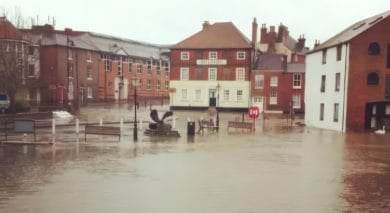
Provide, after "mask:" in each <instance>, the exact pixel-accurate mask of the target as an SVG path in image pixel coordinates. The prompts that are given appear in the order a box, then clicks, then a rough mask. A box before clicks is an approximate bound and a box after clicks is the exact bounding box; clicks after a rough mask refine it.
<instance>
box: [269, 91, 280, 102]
mask: <svg viewBox="0 0 390 213" xmlns="http://www.w3.org/2000/svg"><path fill="white" fill-rule="evenodd" d="M269 104H270V105H277V104H278V92H277V91H271V92H270V93H269Z"/></svg>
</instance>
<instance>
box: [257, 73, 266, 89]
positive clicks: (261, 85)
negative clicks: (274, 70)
mask: <svg viewBox="0 0 390 213" xmlns="http://www.w3.org/2000/svg"><path fill="white" fill-rule="evenodd" d="M255 89H264V75H263V74H256V75H255Z"/></svg>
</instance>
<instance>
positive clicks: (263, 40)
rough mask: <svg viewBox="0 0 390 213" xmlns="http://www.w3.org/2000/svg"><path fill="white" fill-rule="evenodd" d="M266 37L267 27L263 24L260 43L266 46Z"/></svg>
mask: <svg viewBox="0 0 390 213" xmlns="http://www.w3.org/2000/svg"><path fill="white" fill-rule="evenodd" d="M266 37H267V25H266V24H262V25H261V30H260V43H262V44H264V43H266V40H267V39H266Z"/></svg>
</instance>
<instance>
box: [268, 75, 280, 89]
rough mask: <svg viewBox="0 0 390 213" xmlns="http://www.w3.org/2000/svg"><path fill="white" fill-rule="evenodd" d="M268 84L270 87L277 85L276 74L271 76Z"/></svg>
mask: <svg viewBox="0 0 390 213" xmlns="http://www.w3.org/2000/svg"><path fill="white" fill-rule="evenodd" d="M269 85H270V87H277V86H278V76H271V79H270V82H269Z"/></svg>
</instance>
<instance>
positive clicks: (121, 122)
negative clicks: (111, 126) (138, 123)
mask: <svg viewBox="0 0 390 213" xmlns="http://www.w3.org/2000/svg"><path fill="white" fill-rule="evenodd" d="M120 129H121V134H122V132H123V118H121V121H120Z"/></svg>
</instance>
